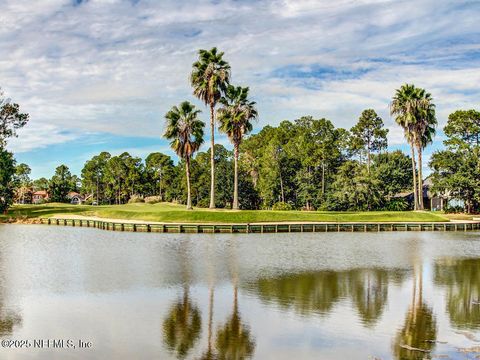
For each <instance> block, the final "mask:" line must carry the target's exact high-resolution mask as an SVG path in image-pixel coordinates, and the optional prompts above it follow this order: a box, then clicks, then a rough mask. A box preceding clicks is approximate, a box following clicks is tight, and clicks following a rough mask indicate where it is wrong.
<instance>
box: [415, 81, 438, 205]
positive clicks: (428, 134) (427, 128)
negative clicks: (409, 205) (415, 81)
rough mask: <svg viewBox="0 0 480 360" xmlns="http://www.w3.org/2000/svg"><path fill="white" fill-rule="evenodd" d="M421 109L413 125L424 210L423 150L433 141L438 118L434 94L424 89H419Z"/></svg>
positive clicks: (420, 196) (421, 203)
mask: <svg viewBox="0 0 480 360" xmlns="http://www.w3.org/2000/svg"><path fill="white" fill-rule="evenodd" d="M418 93H419V94H418V95H419V105H420V106H419V109H418V115H417V121H416V122H415V125H414V126H413V132H414V137H415V146H416V147H417V154H418V191H419V205H420V209H421V210H423V177H422V166H423V165H422V163H423V160H422V152H423V149H425V147H426V146H427V145H428V144H430V143H431V142H432V141H433V137H434V136H435V127H436V125H437V119H436V117H435V104H433V103H432V96H431V95H430V94H429V93H427V92H426V91H425V90H424V89H419V92H418Z"/></svg>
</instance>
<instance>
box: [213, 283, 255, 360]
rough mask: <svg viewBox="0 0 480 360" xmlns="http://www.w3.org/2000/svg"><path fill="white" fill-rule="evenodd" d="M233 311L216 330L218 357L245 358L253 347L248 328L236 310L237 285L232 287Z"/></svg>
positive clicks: (239, 359) (250, 353)
mask: <svg viewBox="0 0 480 360" xmlns="http://www.w3.org/2000/svg"><path fill="white" fill-rule="evenodd" d="M233 293H234V296H233V311H232V314H231V315H230V317H229V318H228V320H227V321H226V322H225V324H224V325H223V326H222V327H221V328H219V329H218V331H217V351H218V359H221V360H224V359H225V360H226V359H238V360H242V359H247V358H250V357H251V356H252V354H253V351H254V349H255V342H254V340H253V338H252V335H251V333H250V328H249V327H248V326H247V325H246V324H244V323H243V321H242V318H241V316H240V312H239V310H238V287H237V286H235V287H234V292H233Z"/></svg>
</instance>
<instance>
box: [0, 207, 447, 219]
mask: <svg viewBox="0 0 480 360" xmlns="http://www.w3.org/2000/svg"><path fill="white" fill-rule="evenodd" d="M66 214H68V215H83V216H95V217H101V218H110V219H128V220H145V221H158V222H183V223H254V222H281V221H299V222H300V221H315V222H327V221H328V222H390V221H395V222H438V221H448V218H447V217H445V216H444V215H443V214H439V213H431V212H413V211H399V212H396V211H370V212H336V211H311V212H306V211H270V210H242V211H232V210H221V209H218V210H209V209H194V210H193V211H187V210H185V206H183V205H174V204H169V203H161V204H155V205H150V204H143V203H140V204H127V205H106V206H84V205H81V206H77V205H68V204H46V205H16V206H14V207H13V208H12V209H11V210H10V211H9V212H8V214H7V215H1V216H0V220H3V221H6V220H8V219H11V218H20V219H34V218H39V217H58V218H61V217H62V215H66Z"/></svg>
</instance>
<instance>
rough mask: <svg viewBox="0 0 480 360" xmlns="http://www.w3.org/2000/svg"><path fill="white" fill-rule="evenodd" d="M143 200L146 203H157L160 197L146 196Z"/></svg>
mask: <svg viewBox="0 0 480 360" xmlns="http://www.w3.org/2000/svg"><path fill="white" fill-rule="evenodd" d="M145 202H146V203H147V204H158V203H159V202H162V198H161V197H160V196H147V197H146V198H145Z"/></svg>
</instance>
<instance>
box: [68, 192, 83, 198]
mask: <svg viewBox="0 0 480 360" xmlns="http://www.w3.org/2000/svg"><path fill="white" fill-rule="evenodd" d="M67 197H68V198H69V199H72V198H74V197H78V198H79V199H83V196H82V195H80V194H79V193H77V192H75V191H70V192H69V193H68V194H67Z"/></svg>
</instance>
